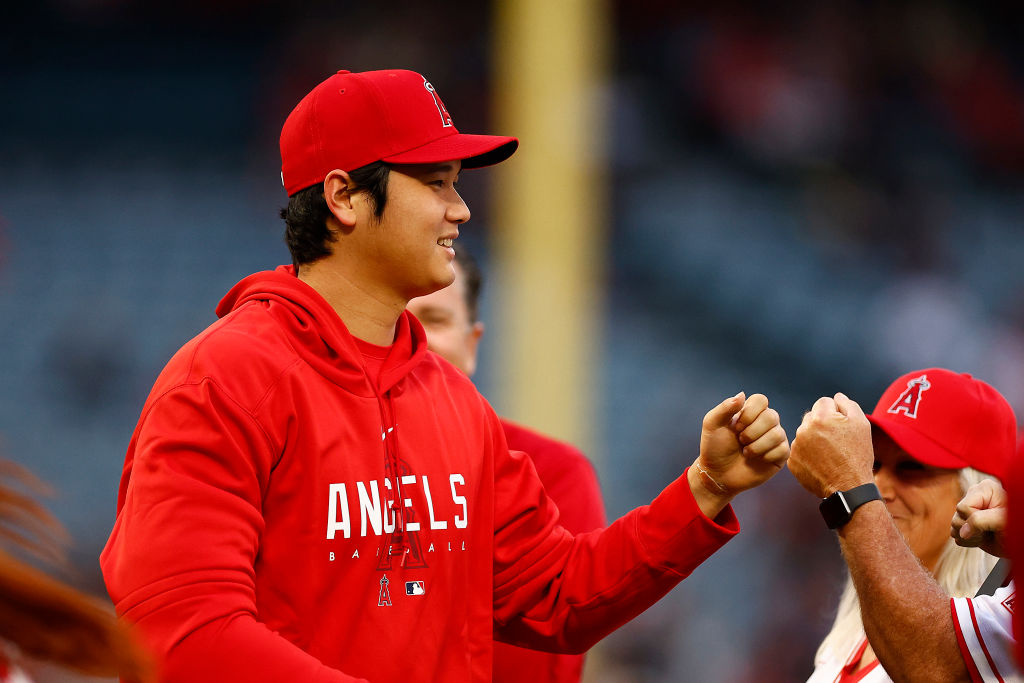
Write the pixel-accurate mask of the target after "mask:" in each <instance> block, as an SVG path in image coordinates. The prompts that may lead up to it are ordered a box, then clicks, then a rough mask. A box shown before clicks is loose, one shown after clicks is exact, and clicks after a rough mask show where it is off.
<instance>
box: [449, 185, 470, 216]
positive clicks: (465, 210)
mask: <svg viewBox="0 0 1024 683" xmlns="http://www.w3.org/2000/svg"><path fill="white" fill-rule="evenodd" d="M453 194H454V197H452V199H451V200H449V202H448V211H447V212H446V217H447V218H448V220H449V221H451V222H452V223H465V222H466V221H468V220H469V216H470V213H469V206H467V205H466V202H465V201H463V199H462V195H460V194H459V193H458V192H455V191H454V190H453Z"/></svg>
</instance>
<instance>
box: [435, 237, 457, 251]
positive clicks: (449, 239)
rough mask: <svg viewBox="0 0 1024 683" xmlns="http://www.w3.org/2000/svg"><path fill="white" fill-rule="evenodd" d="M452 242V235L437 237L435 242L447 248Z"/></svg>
mask: <svg viewBox="0 0 1024 683" xmlns="http://www.w3.org/2000/svg"><path fill="white" fill-rule="evenodd" d="M454 242H455V238H454V237H442V238H441V239H439V240H438V241H437V243H438V244H439V245H441V246H442V247H448V248H449V249H451V248H452V244H453V243H454Z"/></svg>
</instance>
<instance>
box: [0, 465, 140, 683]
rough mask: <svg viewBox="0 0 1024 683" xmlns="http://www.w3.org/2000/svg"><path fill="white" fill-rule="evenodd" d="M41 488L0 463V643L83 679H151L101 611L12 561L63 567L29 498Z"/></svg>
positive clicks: (123, 633)
mask: <svg viewBox="0 0 1024 683" xmlns="http://www.w3.org/2000/svg"><path fill="white" fill-rule="evenodd" d="M19 489H27V490H28V491H30V492H32V493H35V494H39V493H43V492H45V491H46V490H47V488H46V486H45V485H44V484H43V483H42V482H41V481H40V480H39V479H37V478H36V477H35V475H33V474H32V473H31V472H29V471H28V470H27V469H25V468H24V467H22V466H20V465H17V464H15V463H13V462H11V461H9V460H4V459H2V458H0V539H2V540H3V543H2V544H0V545H3V546H6V548H3V547H0V639H2V640H4V641H6V642H7V643H10V644H11V645H13V646H14V647H15V648H17V650H18V651H19V652H20V653H21V654H24V655H25V656H27V657H31V658H32V659H35V660H39V661H45V662H51V663H54V664H56V665H58V666H61V667H64V668H67V669H71V670H73V671H77V672H80V673H83V674H87V675H90V676H117V675H120V676H122V678H123V679H124V680H128V681H137V682H148V681H153V680H154V675H153V665H152V663H151V661H150V659H149V657H148V655H147V654H146V653H145V652H144V651H143V650H142V649H141V648H140V647H139V645H138V643H137V642H136V640H135V638H134V637H133V636H132V635H131V634H130V633H129V632H128V631H127V629H126V628H125V626H123V625H122V624H121V623H120V622H119V621H118V620H117V618H116V617H115V616H114V613H113V610H111V609H110V607H109V606H108V605H105V604H103V603H102V602H100V601H99V600H97V599H95V598H93V597H92V596H89V595H86V594H84V593H81V592H79V591H78V590H76V589H74V588H72V587H71V586H69V585H67V584H66V583H64V582H62V581H59V580H58V579H55V578H53V577H51V576H50V575H48V574H47V573H45V572H43V571H41V570H40V569H37V568H35V567H33V566H31V565H29V564H28V563H26V562H24V561H22V560H21V559H18V558H17V557H15V555H14V554H12V553H11V552H8V550H10V551H20V552H21V553H22V554H26V553H27V554H28V555H29V556H32V557H35V558H36V559H39V560H42V561H44V562H45V563H47V564H50V565H54V566H61V565H65V564H66V563H65V562H64V560H63V545H64V543H65V542H66V537H67V534H66V532H65V531H64V529H63V527H62V526H61V525H60V523H59V522H58V521H57V520H56V518H54V517H53V515H51V514H50V512H49V511H48V510H47V509H46V508H45V507H43V506H42V505H41V504H40V503H38V502H37V501H36V500H35V499H34V498H33V496H32V495H30V494H29V493H26V492H23V491H21V490H19Z"/></svg>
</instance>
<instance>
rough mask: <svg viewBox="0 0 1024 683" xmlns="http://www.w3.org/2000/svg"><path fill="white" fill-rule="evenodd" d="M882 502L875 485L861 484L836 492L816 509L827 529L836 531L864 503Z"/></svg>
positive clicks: (823, 500)
mask: <svg viewBox="0 0 1024 683" xmlns="http://www.w3.org/2000/svg"><path fill="white" fill-rule="evenodd" d="M873 500H882V494H881V492H880V491H879V490H878V487H877V486H875V484H873V483H871V484H861V485H860V486H855V487H853V488H852V489H850V490H849V491H836V492H835V493H833V494H832V495H831V496H829V497H828V498H824V499H822V501H821V505H819V506H818V509H819V510H820V511H821V516H822V517H823V518H824V519H825V524H827V525H828V528H829V529H838V528H839V527H841V526H843V525H844V524H846V523H847V522H849V521H850V518H851V517H853V511H854V510H856V509H857V508H859V507H860V506H861V505H863V504H864V503H870V502H871V501H873Z"/></svg>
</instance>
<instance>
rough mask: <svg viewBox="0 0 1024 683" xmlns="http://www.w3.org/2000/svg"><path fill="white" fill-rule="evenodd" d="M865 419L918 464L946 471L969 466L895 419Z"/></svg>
mask: <svg viewBox="0 0 1024 683" xmlns="http://www.w3.org/2000/svg"><path fill="white" fill-rule="evenodd" d="M867 418H868V421H869V422H870V423H871V424H872V425H874V426H875V427H877V428H878V429H881V430H882V431H883V432H885V433H886V434H887V435H888V436H889V438H890V439H892V440H893V441H895V442H896V445H898V446H899V447H900V448H902V449H903V450H904V451H906V452H907V455H909V456H910V457H912V458H913V459H914V460H917V461H918V462H921V463H924V464H925V465H931V466H932V467H940V468H942V469H947V470H959V469H962V468H964V467H969V466H970V465H968V463H966V462H964V461H963V460H961V459H960V458H958V457H957V456H955V455H953V454H952V453H951V452H949V450H948V449H946V448H945V447H944V446H942V445H940V444H938V443H937V442H935V441H933V440H932V439H929V438H928V437H927V436H925V435H924V434H921V433H920V432H918V431H916V430H914V429H911V428H910V427H908V426H907V425H905V424H902V423H901V422H900V421H899V420H897V419H892V418H888V417H884V416H881V415H868V416H867Z"/></svg>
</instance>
